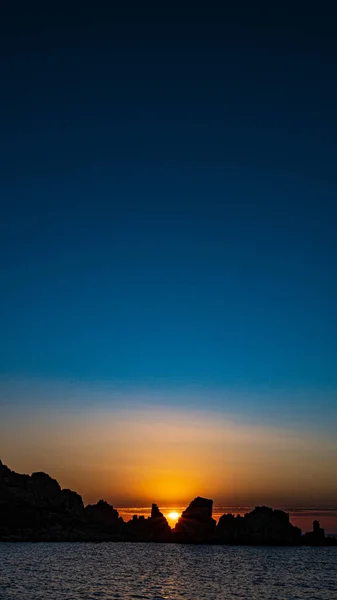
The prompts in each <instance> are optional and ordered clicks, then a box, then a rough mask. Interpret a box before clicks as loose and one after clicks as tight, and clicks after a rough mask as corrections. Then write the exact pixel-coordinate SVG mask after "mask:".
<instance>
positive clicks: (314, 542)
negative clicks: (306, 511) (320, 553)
mask: <svg viewBox="0 0 337 600" xmlns="http://www.w3.org/2000/svg"><path fill="white" fill-rule="evenodd" d="M312 529H313V530H312V531H308V532H307V533H306V534H305V535H304V539H303V542H304V544H305V545H307V546H323V544H324V543H325V531H324V529H323V528H322V527H320V525H319V521H314V522H313V524H312Z"/></svg>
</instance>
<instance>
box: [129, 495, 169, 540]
mask: <svg viewBox="0 0 337 600" xmlns="http://www.w3.org/2000/svg"><path fill="white" fill-rule="evenodd" d="M126 530H127V533H128V536H129V538H130V539H132V540H133V541H141V542H164V541H171V539H170V538H171V528H170V526H169V524H168V522H167V520H166V518H165V517H164V515H163V513H161V512H160V510H159V508H158V506H157V504H152V509H151V516H150V517H148V518H147V519H146V518H145V517H144V515H141V516H140V517H137V515H133V518H132V520H131V521H129V522H128V523H126Z"/></svg>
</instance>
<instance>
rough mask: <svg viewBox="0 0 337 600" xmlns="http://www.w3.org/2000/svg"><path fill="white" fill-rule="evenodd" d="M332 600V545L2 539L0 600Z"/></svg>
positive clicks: (335, 572) (335, 556)
mask: <svg viewBox="0 0 337 600" xmlns="http://www.w3.org/2000/svg"><path fill="white" fill-rule="evenodd" d="M117 598H118V599H123V600H131V599H132V600H135V599H138V600H142V599H144V600H145V599H146V600H164V599H165V600H174V599H175V600H178V599H179V600H180V599H181V600H220V599H221V600H302V599H308V600H337V548H269V547H246V546H241V547H235V546H197V545H195V546H194V545H175V544H129V543H104V544H84V543H76V544H73V543H64V544H51V543H46V544H28V543H26V544H21V543H17V544H11V543H8V544H7V543H0V599H1V600H14V599H15V600H63V599H67V600H80V599H81V600H84V599H85V600H113V599H117Z"/></svg>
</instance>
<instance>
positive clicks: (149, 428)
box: [0, 3, 337, 507]
mask: <svg viewBox="0 0 337 600" xmlns="http://www.w3.org/2000/svg"><path fill="white" fill-rule="evenodd" d="M2 10H3V15H2V19H1V30H0V69H1V94H0V112H1V146H0V176H1V199H0V203H1V219H0V272H1V277H0V331H1V335H0V407H1V415H2V418H1V420H0V456H1V458H2V460H3V461H4V462H5V463H6V464H8V465H9V466H10V467H11V468H13V469H15V470H17V471H21V472H32V471H39V470H45V471H47V472H49V473H50V474H51V475H52V476H54V477H57V478H58V480H59V481H60V482H61V484H62V485H63V486H64V487H71V488H73V489H76V490H77V491H79V492H80V493H81V494H82V495H83V497H84V499H85V500H86V501H88V502H89V501H96V500H98V499H99V498H100V497H104V498H106V499H108V500H109V501H111V502H113V503H114V504H115V505H119V506H143V505H146V506H148V504H149V503H150V502H152V501H157V500H158V501H160V502H164V503H173V504H174V503H181V502H185V501H187V500H190V499H191V498H192V497H193V496H194V495H197V494H203V495H206V496H210V497H213V498H214V499H215V501H217V502H218V503H223V504H226V505H228V504H231V505H232V504H236V505H237V504H242V505H247V504H251V503H252V504H253V503H262V502H266V503H267V502H268V503H274V504H285V505H289V504H291V505H297V506H322V507H337V468H336V464H337V460H336V459H337V442H336V436H335V432H336V427H337V403H336V399H337V370H336V359H337V349H336V340H337V311H336V294H337V279H336V269H337V237H336V221H337V201H336V198H337V171H336V167H335V156H336V139H337V138H336V133H337V131H336V129H337V123H336V120H337V117H336V102H337V83H336V77H335V71H336V58H337V41H336V37H335V33H334V23H335V21H334V15H332V14H331V15H330V14H329V13H328V12H325V11H323V10H322V13H321V14H319V15H317V14H314V13H312V14H311V13H310V12H309V9H308V8H307V11H306V13H305V15H303V14H296V13H294V12H291V13H287V12H286V8H285V7H284V8H283V9H282V10H283V11H284V12H283V13H281V12H280V11H281V9H280V10H279V9H277V8H275V7H269V9H268V11H267V10H263V11H262V10H261V11H260V12H259V11H258V10H255V9H254V12H252V11H251V10H250V9H249V8H248V7H247V10H245V11H241V14H239V13H237V14H236V13H235V10H234V9H232V10H231V11H230V12H228V13H225V12H223V13H221V14H217V15H214V14H212V15H211V14H203V13H202V11H201V10H199V9H198V7H195V9H194V13H190V14H189V15H185V14H184V13H183V12H181V13H180V14H179V15H173V12H172V14H167V13H165V14H164V12H163V9H162V8H160V7H159V8H158V7H157V10H156V11H155V12H152V13H149V14H147V13H146V11H145V10H142V12H139V10H138V12H137V9H135V11H134V13H132V11H131V12H129V15H126V14H122V10H121V11H120V12H113V10H112V9H111V8H110V9H108V8H107V7H106V6H105V8H104V9H101V8H100V6H99V3H98V4H97V7H96V8H92V11H91V13H89V12H88V13H86V12H85V9H83V10H82V11H81V13H75V12H74V13H70V12H69V13H66V12H63V13H62V12H61V9H60V12H59V13H57V12H53V13H52V12H50V7H48V6H47V7H44V9H43V10H42V9H41V10H40V11H39V12H38V13H36V14H34V13H33V12H32V11H30V12H29V11H28V9H27V13H25V12H24V11H25V9H22V11H21V12H18V11H16V14H14V12H13V9H11V7H5V9H2ZM43 11H45V12H43Z"/></svg>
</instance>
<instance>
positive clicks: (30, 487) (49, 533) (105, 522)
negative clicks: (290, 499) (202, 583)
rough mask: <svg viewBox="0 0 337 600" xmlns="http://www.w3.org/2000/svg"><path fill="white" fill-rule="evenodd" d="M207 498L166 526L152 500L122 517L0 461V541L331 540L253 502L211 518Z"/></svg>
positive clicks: (332, 542)
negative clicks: (146, 508) (145, 511)
mask: <svg viewBox="0 0 337 600" xmlns="http://www.w3.org/2000/svg"><path fill="white" fill-rule="evenodd" d="M212 508H213V501H212V500H209V499H206V498H200V497H198V498H195V499H194V500H193V501H192V502H191V503H190V504H189V506H188V507H187V508H186V510H184V512H183V513H182V515H181V517H180V518H179V520H178V522H177V524H176V526H175V527H174V528H173V529H171V527H170V526H169V524H168V522H167V520H166V518H165V516H164V515H163V514H162V513H161V512H160V510H159V508H158V506H157V505H156V504H152V510H151V516H150V517H148V518H145V517H144V516H140V517H138V516H137V515H134V517H133V518H132V519H131V520H130V521H127V522H125V521H124V520H123V519H122V518H121V517H120V516H119V514H118V511H117V510H116V509H114V508H113V506H111V505H110V504H108V503H107V502H105V501H104V500H100V501H99V502H97V504H89V505H88V506H86V507H85V506H84V504H83V500H82V498H81V496H80V495H79V494H77V493H76V492H73V491H71V490H67V489H64V490H62V489H61V487H60V485H59V484H58V482H57V481H56V480H55V479H52V478H51V477H50V476H49V475H47V474H46V473H33V474H32V475H31V476H30V475H19V474H18V473H15V472H14V471H11V470H10V469H9V468H8V467H6V466H5V465H3V464H2V462H1V461H0V541H11V542H13V541H37V542H38V541H44V542H45V541H50V542H52V541H53V542H54V541H55V542H63V541H92V542H99V541H133V542H176V543H202V544H250V545H252V544H256V545H261V544H263V545H289V546H294V545H315V546H328V545H337V539H334V538H331V537H326V536H325V533H324V529H322V528H321V527H320V526H319V523H318V521H314V523H313V531H311V532H309V533H306V534H305V535H302V534H301V530H300V529H299V528H298V527H294V526H293V525H292V524H291V523H290V521H289V515H288V513H286V512H284V511H282V510H273V509H272V508H269V507H267V506H257V507H256V508H255V509H254V510H253V511H251V512H250V513H247V514H246V515H244V516H236V517H235V516H234V515H232V514H224V515H222V517H220V519H219V522H218V524H217V523H216V521H215V520H214V519H213V518H212Z"/></svg>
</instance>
